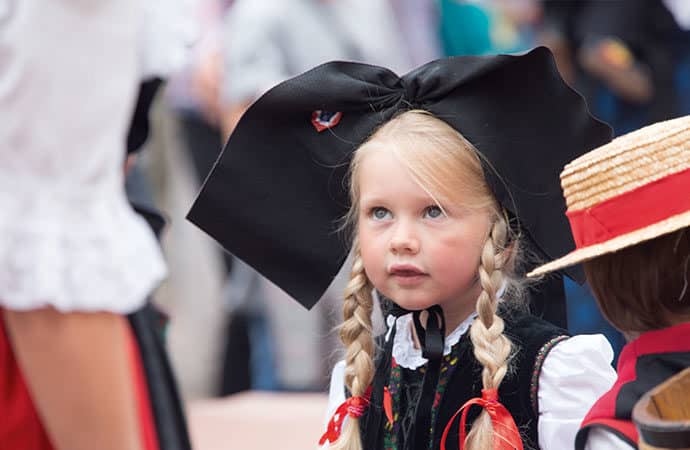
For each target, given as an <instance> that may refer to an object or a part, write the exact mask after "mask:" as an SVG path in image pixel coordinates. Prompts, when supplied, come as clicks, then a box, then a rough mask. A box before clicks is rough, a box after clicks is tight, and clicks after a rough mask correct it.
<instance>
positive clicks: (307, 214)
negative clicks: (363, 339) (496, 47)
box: [188, 47, 611, 308]
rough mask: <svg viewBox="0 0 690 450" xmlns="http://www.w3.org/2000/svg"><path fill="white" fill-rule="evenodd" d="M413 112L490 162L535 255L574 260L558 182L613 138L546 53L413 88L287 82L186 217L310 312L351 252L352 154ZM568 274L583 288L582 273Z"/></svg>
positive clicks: (254, 109) (356, 76) (235, 137)
mask: <svg viewBox="0 0 690 450" xmlns="http://www.w3.org/2000/svg"><path fill="white" fill-rule="evenodd" d="M413 108H419V109H424V110H427V111H429V112H431V113H432V114H433V115H435V116H436V117H438V118H439V119H441V120H443V121H445V122H447V123H448V124H450V125H451V126H452V127H453V128H455V129H456V130H458V131H459V132H460V133H461V134H462V135H463V136H464V137H465V138H466V139H468V140H469V141H470V142H471V143H472V144H473V145H474V146H475V147H476V148H477V149H478V150H479V152H481V154H482V155H483V158H484V159H485V171H486V173H487V178H488V181H489V184H490V186H491V188H492V190H493V192H494V194H495V195H496V198H497V200H498V201H499V203H500V204H501V205H502V206H503V207H504V208H505V209H507V210H509V211H510V212H511V213H512V214H513V215H514V216H515V217H517V218H519V226H520V229H521V231H522V232H523V233H524V234H525V235H526V236H527V237H528V238H529V241H531V244H532V245H531V247H532V250H533V251H534V252H536V253H537V254H538V255H539V256H540V257H541V258H542V259H544V260H550V259H553V257H555V256H557V255H562V254H566V253H568V252H569V251H570V250H571V249H572V248H573V246H574V244H573V242H572V237H571V235H570V231H569V226H568V224H567V221H566V218H565V215H564V212H565V209H566V208H565V203H564V201H563V198H562V195H561V190H560V187H559V186H560V183H559V173H560V171H561V169H562V168H563V166H564V165H565V163H566V162H568V161H570V160H572V159H574V158H575V157H577V156H579V155H581V154H583V153H585V152H587V151H589V150H591V149H592V148H595V147H598V146H600V145H602V144H604V143H606V142H607V141H609V140H610V139H611V129H610V127H608V126H607V125H606V124H604V123H602V122H600V121H598V120H596V119H594V118H593V117H592V116H591V115H590V114H589V112H588V109H587V105H586V104H585V101H584V100H583V98H582V97H581V96H580V95H579V94H577V93H576V92H575V91H573V90H572V89H571V88H570V87H568V86H567V85H566V84H565V83H564V82H563V80H562V79H561V77H560V76H559V74H558V71H557V69H556V65H555V63H554V60H553V57H552V55H551V53H550V52H549V50H547V49H546V48H543V47H541V48H537V49H535V50H532V51H530V52H528V53H526V54H523V55H519V56H512V55H494V56H479V57H477V56H464V57H454V58H447V59H442V60H437V61H433V62H430V63H428V64H426V65H424V66H422V67H420V68H418V69H416V70H414V71H412V72H410V73H408V74H407V75H404V76H402V77H399V76H398V75H396V74H395V73H393V72H391V71H390V70H388V69H385V68H383V67H377V66H372V65H367V64H360V63H351V62H332V63H327V64H324V65H321V66H318V67H316V68H314V69H312V70H310V71H308V72H306V73H304V74H302V75H299V76H297V77H295V78H292V79H290V80H287V81H285V82H283V83H281V84H279V85H278V86H276V87H274V88H273V89H271V90H270V91H268V92H267V93H266V94H264V95H263V96H262V97H261V98H259V99H258V100H257V101H256V102H255V103H254V104H253V105H252V106H251V107H250V108H249V110H248V111H247V112H246V113H245V114H244V116H243V117H242V119H241V120H240V122H239V124H238V126H237V127H236V129H235V130H234V132H233V134H232V136H231V137H230V139H229V141H228V143H227V145H226V147H225V149H224V151H223V153H222V154H221V156H220V157H219V159H218V161H217V162H216V164H215V166H214V168H213V171H212V172H211V174H210V175H209V177H208V178H207V180H206V182H205V183H204V186H203V188H202V190H201V193H200V194H199V196H198V198H197V199H196V201H195V203H194V205H193V207H192V209H191V211H190V213H189V215H188V218H189V220H191V221H192V222H194V223H195V224H196V225H197V226H199V227H200V228H201V229H202V230H204V231H206V232H207V233H208V234H210V235H211V236H212V237H214V238H215V239H216V240H218V242H220V244H222V245H223V246H224V247H225V248H226V249H227V250H228V251H230V252H231V253H233V254H235V255H236V256H238V257H239V258H241V259H242V260H244V261H245V262H246V263H248V264H249V265H251V266H252V267H254V268H255V269H257V270H258V271H259V272H261V273H262V274H263V275H264V276H266V277H267V278H269V279H270V280H271V281H273V282H274V283H275V284H277V285H278V286H279V287H281V288H282V289H283V290H284V291H286V292H287V293H288V294H290V295H291V296H292V297H294V298H295V299H297V301H299V302H300V303H301V304H302V305H304V306H305V307H307V308H311V307H312V306H313V305H314V304H315V303H316V302H317V301H318V300H319V298H320V297H321V295H322V294H323V292H324V291H325V290H326V288H327V287H328V286H329V284H330V283H331V282H332V280H333V278H334V276H335V275H336V273H337V272H338V270H339V269H340V267H341V266H342V264H343V262H344V261H345V258H346V256H347V254H348V251H349V243H348V240H347V239H345V238H344V237H343V236H342V235H341V234H339V233H338V232H337V230H338V226H339V224H340V222H339V220H340V219H341V218H342V217H343V216H344V215H345V213H346V212H347V210H348V207H349V199H348V182H347V171H348V164H349V161H350V158H351V156H352V154H353V152H354V150H355V149H356V148H357V147H358V146H359V144H361V143H362V142H363V141H364V140H365V139H366V138H367V137H368V136H370V135H371V134H372V132H373V131H375V130H376V129H377V127H379V126H380V125H381V124H383V123H384V122H386V121H387V120H389V119H390V118H391V117H393V116H394V115H395V114H397V113H399V112H401V111H405V110H409V109H413ZM324 112H325V114H323V113H324ZM336 113H340V114H339V115H337V116H334V115H335V114H336ZM334 117H335V118H336V119H338V120H331V119H333V118H334ZM314 118H316V119H317V120H321V119H322V118H323V120H324V121H325V122H324V123H320V122H317V123H315V122H313V120H314ZM317 125H319V126H321V131H318V128H319V127H317ZM384 176H385V174H382V177H384ZM568 270H569V272H568V274H569V275H570V276H572V277H574V278H576V279H578V280H581V279H582V274H581V272H579V269H568Z"/></svg>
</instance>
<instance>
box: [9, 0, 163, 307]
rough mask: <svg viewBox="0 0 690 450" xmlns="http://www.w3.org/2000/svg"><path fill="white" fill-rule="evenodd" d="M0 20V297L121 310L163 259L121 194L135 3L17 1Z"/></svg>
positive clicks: (141, 295) (19, 303) (19, 302)
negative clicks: (0, 112) (0, 117)
mask: <svg viewBox="0 0 690 450" xmlns="http://www.w3.org/2000/svg"><path fill="white" fill-rule="evenodd" d="M10 5H13V7H10V8H9V9H7V10H6V11H4V16H3V17H2V18H0V55H1V56H0V61H1V62H0V66H2V68H1V69H0V111H2V120H0V211H2V213H1V214H0V305H1V306H4V307H6V308H9V309H17V310H27V309H35V308H40V307H45V306H53V307H55V308H57V309H58V310H61V311H94V310H106V311H112V312H119V313H125V312H130V311H132V310H135V309H137V308H138V307H140V306H141V305H142V304H143V303H144V301H145V299H146V296H147V295H148V294H149V293H150V291H151V290H152V289H153V288H154V287H155V286H156V285H157V284H158V282H159V281H160V280H161V279H162V277H163V275H164V272H165V266H164V263H163V259H162V255H161V253H160V249H159V247H158V243H157V242H156V239H155V236H154V235H153V233H152V231H151V230H150V229H149V227H148V225H147V224H146V223H145V222H144V220H143V219H141V218H140V217H139V216H138V215H136V214H135V213H134V211H133V210H132V209H131V207H130V206H129V204H128V202H127V199H126V197H125V192H124V182H123V177H124V170H123V167H124V158H125V138H126V136H127V134H126V133H127V130H128V127H129V123H130V120H131V116H132V111H133V106H134V101H135V100H136V89H137V88H138V86H139V79H140V70H139V69H140V68H139V60H138V56H139V55H138V52H137V50H138V48H139V44H140V41H139V34H138V33H139V25H140V22H139V20H140V19H141V11H140V9H139V2H138V1H136V0H99V1H98V6H97V7H95V6H94V5H92V4H91V3H90V2H74V1H68V0H52V1H49V2H45V1H42V0H21V1H14V2H10Z"/></svg>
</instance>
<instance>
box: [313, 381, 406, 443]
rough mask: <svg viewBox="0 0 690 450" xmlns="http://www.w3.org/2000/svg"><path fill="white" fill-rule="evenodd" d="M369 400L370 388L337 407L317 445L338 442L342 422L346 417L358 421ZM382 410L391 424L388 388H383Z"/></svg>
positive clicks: (391, 415)
mask: <svg viewBox="0 0 690 450" xmlns="http://www.w3.org/2000/svg"><path fill="white" fill-rule="evenodd" d="M369 398H371V386H369V388H367V390H366V392H365V393H364V395H362V396H359V397H350V398H348V399H347V400H345V401H344V402H343V403H341V404H340V406H338V409H336V410H335V413H333V416H332V417H331V420H330V421H329V422H328V428H326V432H325V433H324V434H323V436H321V439H319V445H323V444H325V443H326V441H328V442H330V443H331V444H332V443H333V442H335V441H337V440H338V438H339V437H340V433H341V432H342V428H343V421H344V420H345V417H346V416H351V417H354V418H355V419H359V418H360V417H362V414H364V411H365V410H366V409H367V406H369ZM383 409H384V411H385V412H386V417H388V421H389V422H390V423H393V399H392V398H391V393H390V391H388V387H384V388H383Z"/></svg>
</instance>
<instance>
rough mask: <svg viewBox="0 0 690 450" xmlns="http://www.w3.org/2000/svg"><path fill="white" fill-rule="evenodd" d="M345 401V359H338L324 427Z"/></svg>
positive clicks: (329, 392) (332, 375)
mask: <svg viewBox="0 0 690 450" xmlns="http://www.w3.org/2000/svg"><path fill="white" fill-rule="evenodd" d="M344 401H345V361H338V363H336V365H335V366H333V372H332V373H331V387H330V389H329V391H328V407H327V410H326V418H325V420H324V427H323V429H324V430H326V425H328V422H329V421H330V420H331V417H332V416H333V413H335V410H336V409H338V406H340V405H341V404H342V403H343V402H344Z"/></svg>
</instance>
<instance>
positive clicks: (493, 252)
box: [464, 216, 511, 450]
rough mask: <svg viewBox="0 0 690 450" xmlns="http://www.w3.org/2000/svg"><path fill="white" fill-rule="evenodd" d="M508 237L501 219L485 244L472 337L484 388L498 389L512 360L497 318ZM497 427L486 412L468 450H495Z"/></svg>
mask: <svg viewBox="0 0 690 450" xmlns="http://www.w3.org/2000/svg"><path fill="white" fill-rule="evenodd" d="M507 235H508V225H507V223H506V221H505V220H504V219H503V218H502V217H500V216H499V218H498V220H497V221H496V222H495V223H494V224H493V226H492V228H491V232H490V235H489V237H488V238H487V240H486V243H485V244H484V248H483V250H482V255H481V264H480V266H479V280H480V283H481V286H482V292H481V294H480V295H479V298H478V299H477V313H478V315H479V317H478V318H477V319H476V320H475V321H474V323H473V324H472V328H471V329H470V337H471V339H472V344H473V346H474V356H475V357H476V358H477V360H478V361H479V362H480V363H481V364H482V366H483V367H484V369H483V371H482V383H483V388H484V389H498V387H499V385H500V384H501V381H503V377H504V376H505V374H506V372H507V370H508V357H509V356H510V351H511V342H510V340H509V339H508V338H507V337H506V336H505V335H504V334H503V327H504V323H503V319H501V318H500V317H499V316H498V315H496V308H497V303H498V298H497V293H498V291H499V290H500V289H501V286H502V284H503V283H504V278H505V277H504V274H503V266H504V257H503V255H504V252H503V250H504V248H505V245H506V239H507ZM493 431H495V430H493V426H492V424H491V419H490V418H489V415H488V413H487V412H486V411H485V410H484V411H482V413H481V414H480V416H479V417H478V418H477V420H475V422H474V424H473V425H472V429H471V431H470V432H469V434H468V435H467V439H466V441H465V447H464V448H465V449H467V450H485V449H489V448H493V439H494V433H493Z"/></svg>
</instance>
